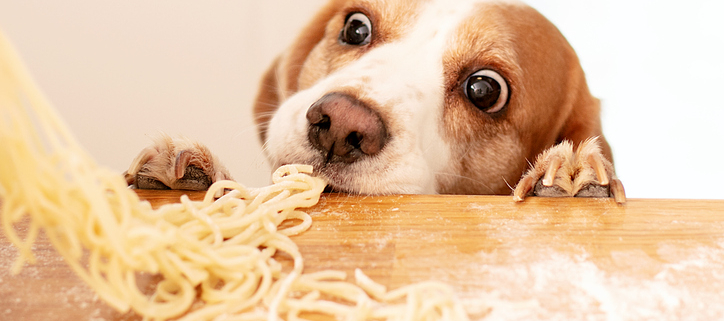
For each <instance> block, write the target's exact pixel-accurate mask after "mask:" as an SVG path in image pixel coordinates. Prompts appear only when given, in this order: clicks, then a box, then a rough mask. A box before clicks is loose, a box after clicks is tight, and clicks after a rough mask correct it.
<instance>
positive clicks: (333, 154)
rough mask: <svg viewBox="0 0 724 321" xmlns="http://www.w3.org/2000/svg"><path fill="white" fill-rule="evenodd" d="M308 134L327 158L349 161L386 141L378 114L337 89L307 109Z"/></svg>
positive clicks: (369, 154) (372, 150)
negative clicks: (337, 91) (336, 91)
mask: <svg viewBox="0 0 724 321" xmlns="http://www.w3.org/2000/svg"><path fill="white" fill-rule="evenodd" d="M306 116H307V121H308V122H309V130H308V134H307V135H308V138H309V142H310V143H311V144H312V146H313V147H314V148H316V149H317V150H319V151H320V152H322V154H324V155H325V157H326V159H327V161H328V162H344V163H352V162H355V161H357V160H358V159H359V158H360V157H363V156H365V155H366V156H374V155H375V154H377V153H379V152H380V151H381V150H382V148H383V147H384V145H385V143H386V142H387V128H386V127H385V125H384V123H383V122H382V119H381V118H380V115H379V114H378V113H377V112H375V111H374V110H372V109H371V108H369V107H368V106H367V105H366V104H364V103H362V102H361V101H358V100H356V99H354V98H353V97H350V96H349V95H346V94H341V93H330V94H327V95H325V96H324V97H322V98H320V99H319V100H318V101H317V102H315V103H314V104H312V106H311V107H310V108H309V110H307V115H306Z"/></svg>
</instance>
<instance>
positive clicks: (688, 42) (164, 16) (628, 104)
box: [0, 0, 724, 199]
mask: <svg viewBox="0 0 724 321" xmlns="http://www.w3.org/2000/svg"><path fill="white" fill-rule="evenodd" d="M323 2H324V1H323V0H303V1H299V0H296V1H295V0H269V1H191V0H154V1H144V0H129V1H91V0H64V1H39V0H29V1H28V0H26V1H9V0H0V29H2V30H3V31H4V32H5V33H6V34H7V35H8V36H9V37H10V38H11V39H12V41H13V42H14V43H15V45H16V47H17V48H18V50H19V51H20V53H21V55H22V56H23V57H24V59H25V61H26V64H27V65H28V67H29V69H30V70H31V72H32V73H33V74H34V76H35V78H36V80H37V81H38V83H39V84H40V86H41V88H42V89H43V90H44V91H45V92H46V94H47V95H48V97H49V98H50V100H51V101H52V102H53V103H54V104H55V106H56V107H57V108H58V109H59V110H60V112H61V114H62V116H63V117H65V119H66V121H67V123H68V124H69V125H70V127H71V128H72V130H73V131H74V132H75V133H76V135H77V137H78V138H79V140H80V141H81V143H82V144H83V145H84V146H86V148H87V149H88V150H89V151H90V152H91V154H92V155H93V156H94V157H96V158H97V160H98V161H99V162H100V163H101V164H103V165H106V166H108V167H110V168H112V169H114V170H117V171H119V172H121V171H123V170H125V168H126V167H127V166H128V165H129V164H130V162H131V160H132V158H133V157H134V156H135V155H136V153H138V152H139V151H140V150H141V149H142V148H143V147H145V146H146V145H148V144H149V142H150V138H149V137H151V136H153V135H155V134H157V133H159V132H165V133H168V134H171V135H185V136H188V137H191V138H194V139H197V140H199V141H201V142H203V143H205V144H207V145H208V146H209V147H210V148H211V149H212V150H213V151H214V152H215V153H216V154H218V155H219V156H220V157H221V159H222V160H223V161H224V163H225V164H226V165H227V167H228V168H229V169H230V170H231V172H232V175H233V176H234V177H235V178H236V179H237V180H238V181H241V182H243V183H245V184H246V185H249V186H261V185H265V184H268V183H269V177H270V168H269V165H268V164H267V163H266V161H265V159H264V156H263V155H262V152H261V146H260V144H259V142H258V139H257V136H256V131H255V129H254V126H253V122H252V118H251V104H252V101H253V99H254V96H255V94H256V90H257V88H258V81H259V79H260V77H261V75H262V73H263V72H264V70H265V69H266V68H267V66H268V65H269V64H270V62H271V61H272V60H273V59H274V57H275V56H276V55H277V54H278V53H280V52H281V51H282V50H283V49H284V48H285V47H286V46H287V45H288V44H289V43H290V42H291V41H292V40H293V38H294V37H295V36H296V35H297V34H298V33H299V31H300V29H301V27H302V26H303V25H304V24H305V23H306V22H307V21H308V20H309V18H310V17H311V15H312V14H313V13H314V12H315V10H316V9H317V8H318V7H319V6H320V5H321V4H322V3H323ZM452 2H454V1H452ZM528 3H529V4H531V5H532V6H534V7H536V8H537V9H538V10H540V11H541V12H542V13H543V14H544V15H546V16H547V17H548V18H549V19H550V20H551V21H553V22H554V23H555V24H556V25H557V26H558V27H559V29H560V30H561V31H562V32H563V34H564V35H565V36H566V37H567V38H568V40H569V42H571V44H572V45H573V47H574V48H575V49H576V51H577V52H578V55H579V57H580V59H581V62H582V64H583V68H584V70H585V71H586V74H587V76H588V82H589V86H590V88H591V91H592V92H593V93H594V95H596V96H597V97H599V98H601V99H602V101H603V122H604V133H605V135H606V137H607V139H608V140H609V142H610V143H611V145H612V146H613V148H614V154H615V160H616V167H617V172H618V176H619V177H620V178H621V179H622V180H623V181H624V184H625V186H626V189H627V193H628V196H629V197H635V198H718V199H721V198H724V166H723V164H722V162H723V160H724V125H723V124H722V120H723V119H724V100H723V99H722V94H721V93H722V88H723V87H724V62H723V61H722V57H724V35H723V34H724V19H722V18H721V15H722V13H724V2H722V1H718V0H711V1H707V0H692V1H686V2H683V1H654V0H635V1H631V0H625V1H624V0H609V1H585V0H533V1H528Z"/></svg>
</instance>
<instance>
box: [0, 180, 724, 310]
mask: <svg viewBox="0 0 724 321" xmlns="http://www.w3.org/2000/svg"><path fill="white" fill-rule="evenodd" d="M141 196H142V197H143V198H146V199H149V200H151V201H152V203H154V204H157V205H158V204H162V203H167V202H173V201H175V200H177V199H178V197H179V194H178V192H142V193H141ZM194 196H195V197H200V194H195V195H194ZM310 213H311V215H312V217H313V219H314V223H313V225H312V227H311V229H310V230H309V231H307V232H306V233H304V234H303V235H300V236H297V237H294V240H295V241H296V242H297V243H298V244H299V245H300V248H301V251H302V254H303V255H304V257H305V264H306V271H307V272H312V271H317V270H322V269H338V270H344V271H347V272H350V273H348V275H352V273H351V272H352V271H353V270H354V268H356V267H359V268H361V269H363V270H364V271H365V272H366V273H367V274H368V275H369V276H370V277H372V278H373V279H374V280H376V281H378V282H380V283H382V284H385V285H387V286H388V287H390V288H396V287H399V286H401V285H404V284H408V283H411V282H416V281H423V280H431V279H434V280H439V281H444V282H447V283H449V284H451V285H452V286H454V288H455V289H456V291H457V293H458V295H459V296H460V298H461V299H462V300H463V302H464V304H465V305H466V307H467V308H468V309H469V310H470V311H471V312H473V314H474V317H482V318H484V319H485V320H535V319H543V320H548V319H560V320H580V319H589V320H628V319H631V320H642V319H655V320H683V319H691V320H718V319H724V201H699V200H640V199H633V200H629V202H628V203H627V204H626V205H625V206H619V205H616V204H615V203H614V202H613V201H611V200H597V199H544V198H531V199H528V200H526V201H525V202H524V203H522V204H514V203H513V202H512V200H511V197H490V196H414V195H409V196H385V197H364V196H362V197H358V196H347V195H337V194H330V195H325V196H324V197H323V198H322V200H321V201H320V203H319V204H318V205H317V206H315V207H314V208H312V209H310ZM35 253H36V255H37V256H38V258H39V260H40V263H39V264H37V265H35V266H26V267H25V268H24V269H23V271H22V272H21V273H20V274H19V275H16V276H11V275H10V274H9V268H10V266H11V264H12V261H13V260H14V258H15V257H16V252H15V249H14V248H12V247H11V246H10V245H9V243H8V242H7V240H6V239H5V237H4V236H2V237H0V263H1V264H0V320H73V321H76V320H94V321H98V320H126V319H137V317H136V316H133V315H120V314H118V313H116V312H115V311H113V310H112V309H110V308H108V307H107V306H105V305H104V304H103V303H102V302H100V301H99V300H98V298H97V297H96V296H95V295H94V294H93V293H92V291H90V289H89V288H88V287H87V286H85V285H84V284H83V283H82V282H81V281H80V280H79V279H78V278H77V277H75V276H74V275H73V274H72V272H71V271H70V270H69V269H68V268H67V267H66V266H65V264H64V262H63V261H62V259H60V258H59V256H58V255H57V254H56V253H55V252H54V250H53V249H52V248H51V246H50V245H49V244H48V242H47V239H45V238H42V239H41V240H40V242H38V244H37V245H36V246H35Z"/></svg>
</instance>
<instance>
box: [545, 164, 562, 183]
mask: <svg viewBox="0 0 724 321" xmlns="http://www.w3.org/2000/svg"><path fill="white" fill-rule="evenodd" d="M562 163H563V160H562V159H561V157H553V159H552V160H551V163H550V165H548V169H547V170H546V174H545V176H543V185H545V186H548V187H550V186H553V180H554V179H555V178H556V173H557V172H558V169H559V168H561V164H562Z"/></svg>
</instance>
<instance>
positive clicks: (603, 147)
mask: <svg viewBox="0 0 724 321" xmlns="http://www.w3.org/2000/svg"><path fill="white" fill-rule="evenodd" d="M599 109H600V107H599V101H598V100H597V99H596V98H594V97H593V96H592V95H591V93H590V92H589V89H588V86H587V84H586V79H585V76H584V72H583V70H582V69H581V66H580V63H579V61H578V58H577V56H576V54H575V52H574V51H573V49H572V48H571V46H570V45H569V44H568V42H567V41H566V39H565V38H564V37H563V35H562V34H561V33H560V32H559V31H558V30H557V29H556V27H555V26H553V24H551V23H550V22H549V21H548V20H547V19H546V18H544V17H543V16H542V15H541V14H540V13H538V12H537V11H536V10H534V9H532V8H531V7H529V6H527V5H525V4H523V3H520V2H515V1H490V0H460V1H446V0H425V1H420V0H387V1H381V0H332V1H330V2H329V3H328V4H327V5H326V6H324V7H323V8H322V9H321V11H319V12H318V13H317V14H316V16H314V17H313V19H312V21H311V22H310V23H309V24H308V26H307V27H306V28H304V29H303V30H302V33H301V34H300V35H299V37H298V38H297V40H296V41H295V42H294V43H292V45H291V46H290V47H289V49H288V50H287V51H286V52H284V53H283V54H282V55H281V56H279V57H278V58H277V59H276V60H275V61H274V63H273V65H272V66H271V67H270V68H269V69H268V71H267V72H266V74H265V75H264V77H263V79H262V82H261V85H260V89H259V93H258V96H257V99H256V103H255V105H254V108H253V112H254V116H255V119H256V124H257V127H258V133H259V137H260V139H261V141H262V143H263V145H264V152H265V154H266V157H267V158H268V160H269V161H270V163H271V164H272V166H274V167H277V166H281V165H284V164H291V163H303V164H310V165H313V167H314V168H315V173H316V175H319V176H322V177H324V178H326V179H327V181H328V184H329V189H330V190H334V191H340V192H348V193H361V194H393V193H446V194H507V195H509V194H511V189H512V188H511V184H515V188H514V190H513V195H514V199H515V200H517V201H522V200H523V199H524V198H525V197H526V196H528V195H540V196H588V197H614V198H615V199H616V201H617V202H619V203H623V202H624V201H625V195H624V190H623V186H622V184H621V182H620V181H619V180H618V179H617V178H616V176H615V173H614V168H613V163H612V155H611V148H610V147H609V145H608V143H607V142H606V139H605V138H604V136H603V133H602V130H601V121H600V116H599V114H600V111H599ZM531 163H532V164H531ZM126 178H127V181H128V183H129V185H132V186H134V187H137V188H183V189H205V188H207V187H208V185H209V184H210V183H212V182H213V181H216V180H220V179H230V178H231V176H230V175H229V173H228V171H227V170H226V169H225V168H224V167H223V165H221V163H220V162H219V161H218V160H217V159H216V157H215V156H214V155H213V154H211V153H210V152H209V151H208V150H207V149H206V148H205V147H204V146H203V145H200V144H198V143H194V142H190V141H188V140H186V139H172V138H169V137H166V136H162V137H159V138H158V139H157V140H156V141H155V142H154V144H153V145H152V146H150V147H148V148H146V149H144V150H143V151H142V152H141V153H140V154H139V155H138V156H137V157H136V159H135V160H134V161H133V163H132V164H131V166H130V168H129V170H128V171H127V172H126ZM516 182H517V184H516Z"/></svg>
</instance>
